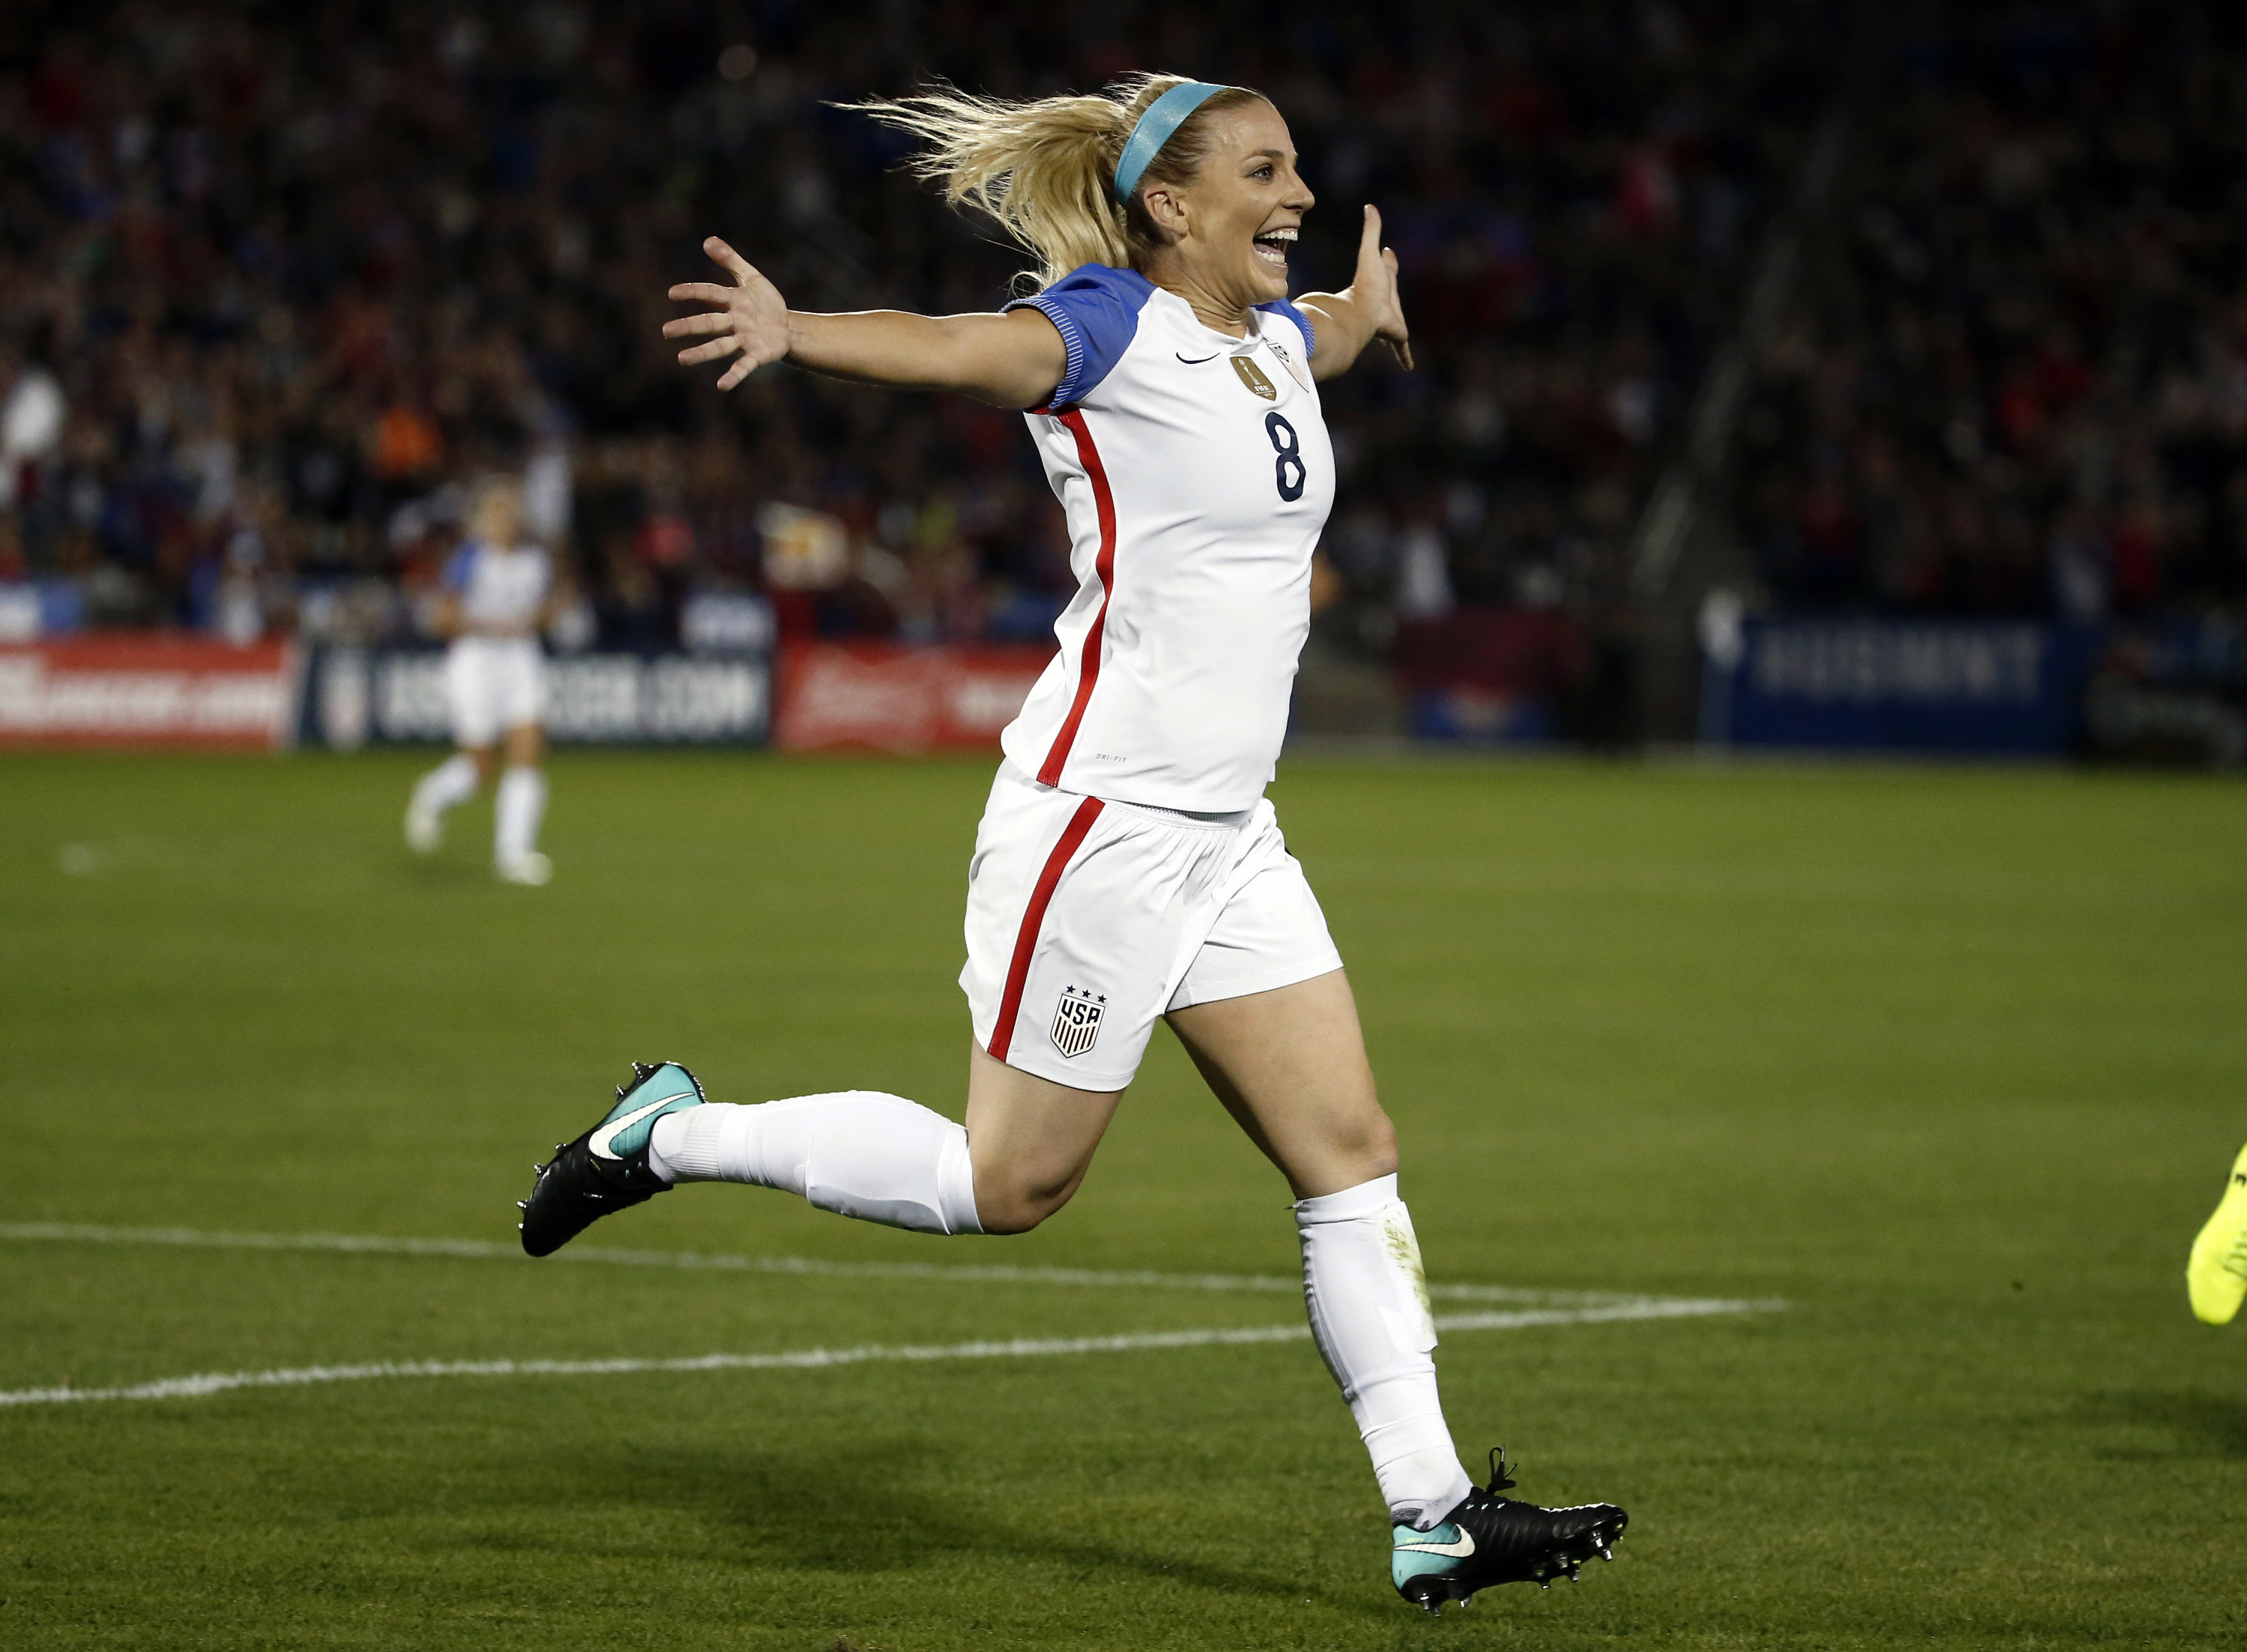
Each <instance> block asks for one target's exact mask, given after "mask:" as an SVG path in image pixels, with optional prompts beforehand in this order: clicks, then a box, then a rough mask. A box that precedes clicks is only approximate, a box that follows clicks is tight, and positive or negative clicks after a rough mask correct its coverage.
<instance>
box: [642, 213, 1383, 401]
mask: <svg viewBox="0 0 2247 1652" xmlns="http://www.w3.org/2000/svg"><path fill="white" fill-rule="evenodd" d="M1349 296H1350V299H1351V301H1352V302H1353V303H1354V304H1357V305H1358V307H1359V308H1360V309H1361V310H1363V312H1364V313H1365V315H1366V317H1367V318H1368V319H1369V320H1370V321H1371V322H1372V323H1373V336H1374V337H1375V338H1378V339H1380V340H1381V341H1382V343H1383V344H1385V345H1388V346H1389V348H1390V350H1391V351H1392V352H1395V354H1396V357H1397V360H1398V361H1399V362H1401V363H1403V364H1404V368H1405V370H1406V371H1407V372H1410V370H1411V366H1412V331H1411V329H1410V328H1409V327H1407V326H1406V325H1405V324H1404V302H1403V301H1402V300H1401V299H1400V298H1398V297H1397V255H1396V254H1395V253H1394V252H1392V251H1390V249H1388V248H1386V247H1384V246H1383V245H1382V244H1381V210H1380V208H1377V207H1370V206H1369V207H1368V208H1366V209H1365V234H1364V235H1363V236H1361V237H1359V239H1358V243H1357V274H1356V277H1355V278H1353V279H1352V280H1351V282H1350V283H1349ZM682 359H684V358H682Z"/></svg>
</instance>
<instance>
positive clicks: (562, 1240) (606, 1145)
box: [521, 1062, 702, 1256]
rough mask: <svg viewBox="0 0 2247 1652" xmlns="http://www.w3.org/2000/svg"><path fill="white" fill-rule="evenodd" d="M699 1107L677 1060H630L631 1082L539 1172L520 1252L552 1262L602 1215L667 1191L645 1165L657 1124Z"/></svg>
mask: <svg viewBox="0 0 2247 1652" xmlns="http://www.w3.org/2000/svg"><path fill="white" fill-rule="evenodd" d="M701 1105H702V1087H701V1086H700V1084H698V1083H696V1082H694V1075H693V1074H692V1073H690V1072H688V1071H687V1070H686V1068H683V1067H681V1066H680V1064H679V1063H678V1062H657V1063H652V1064H651V1063H649V1062H633V1063H632V1082H631V1083H629V1084H625V1085H619V1086H618V1089H617V1100H616V1105H615V1106H613V1107H611V1108H610V1109H609V1110H608V1111H607V1113H605V1114H604V1115H603V1116H602V1118H601V1122H600V1123H598V1124H596V1125H594V1126H593V1128H592V1129H591V1130H587V1131H586V1132H585V1133H584V1135H583V1136H580V1137H578V1138H577V1140H576V1141H574V1142H570V1143H564V1144H563V1145H561V1146H557V1148H556V1149H555V1150H554V1157H552V1158H551V1159H550V1160H549V1161H547V1163H545V1164H541V1165H538V1166H536V1175H537V1180H536V1181H535V1182H534V1183H532V1184H531V1188H530V1197H529V1198H528V1199H527V1200H525V1201H523V1205H522V1224H521V1226H522V1248H523V1249H524V1250H525V1251H527V1252H529V1253H530V1254H531V1255H533V1256H550V1255H552V1254H553V1253H555V1252H556V1251H557V1250H559V1249H561V1248H562V1246H564V1245H567V1244H568V1243H569V1242H570V1240H571V1239H575V1238H577V1235H578V1234H580V1233H582V1232H584V1231H585V1230H586V1229H587V1228H588V1227H591V1225H593V1224H594V1223H595V1222H597V1221H598V1220H599V1219H601V1218H602V1217H604V1216H610V1215H613V1214H614V1213H615V1212H618V1211H621V1210H628V1209H630V1208H631V1207H632V1205H644V1204H645V1203H646V1202H647V1201H648V1200H649V1199H652V1198H654V1197H655V1196H656V1195H657V1194H659V1193H668V1192H669V1191H671V1184H670V1183H668V1182H666V1181H665V1180H664V1179H663V1178H661V1177H660V1176H658V1175H657V1174H656V1173H655V1171H654V1170H653V1169H652V1167H651V1166H650V1165H649V1164H648V1162H647V1150H648V1143H650V1141H651V1140H652V1139H653V1137H654V1136H655V1122H656V1120H658V1119H659V1118H663V1117H666V1116H668V1115H670V1114H673V1113H683V1112H685V1111H686V1109H688V1108H690V1107H700V1106H701Z"/></svg>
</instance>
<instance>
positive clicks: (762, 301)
mask: <svg viewBox="0 0 2247 1652" xmlns="http://www.w3.org/2000/svg"><path fill="white" fill-rule="evenodd" d="M702 250H703V251H705V252H707V253H708V254H709V255H710V256H711V257H712V258H713V259H714V260H715V261H716V262H717V263H719V264H720V265H721V266H723V268H724V269H725V270H726V272H727V274H728V275H730V276H733V277H734V284H733V285H732V286H730V287H721V286H720V285H719V284H718V283H716V282H714V281H683V282H681V283H680V284H679V285H677V286H676V287H673V289H672V290H671V292H670V295H669V296H670V297H672V298H673V300H674V301H676V302H678V303H680V304H717V305H719V306H721V308H719V309H718V310H715V311H705V312H704V313H702V314H701V315H699V316H681V317H679V319H678V320H676V321H666V323H664V324H663V336H664V337H665V338H708V339H709V340H710V342H709V343H707V344H703V345H693V346H692V347H690V348H688V349H686V350H682V351H680V352H679V365H680V366H682V367H695V366H700V365H701V364H702V363H704V362H706V361H721V360H723V359H724V358H726V357H727V356H730V355H733V354H734V353H735V352H739V353H740V355H741V359H740V360H739V361H737V362H735V363H734V365H732V366H730V367H728V368H727V369H726V372H725V376H724V377H723V378H721V379H719V380H718V388H719V389H721V390H731V389H732V388H733V387H734V386H735V385H738V384H740V383H741V380H742V379H746V378H748V376H749V375H750V374H751V373H753V372H755V371H756V370H757V369H758V368H760V367H762V366H763V365H765V364H766V363H767V362H768V361H778V360H779V359H780V358H782V356H785V355H786V354H788V346H789V334H788V301H787V300H786V299H784V298H782V297H781V296H780V289H779V288H777V287H775V286H774V285H773V284H772V283H771V282H769V281H767V280H766V279H765V278H764V277H763V276H761V275H759V274H758V273H757V270H756V268H755V266H754V265H753V264H751V263H749V261H748V259H746V258H744V257H742V256H741V254H740V253H738V252H735V251H734V249H732V248H731V247H729V246H727V244H726V243H725V242H722V241H721V240H719V239H718V237H717V236H711V237H710V238H709V239H708V240H707V241H706V242H703V243H702ZM1391 262H1392V263H1393V262H1394V261H1393V260H1392V261H1391ZM713 335H715V336H713Z"/></svg>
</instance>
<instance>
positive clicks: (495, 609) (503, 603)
mask: <svg viewBox="0 0 2247 1652" xmlns="http://www.w3.org/2000/svg"><path fill="white" fill-rule="evenodd" d="M443 582H444V586H445V589H446V590H449V591H451V592H452V593H453V594H454V596H455V597H459V598H460V601H461V622H462V624H463V625H465V626H466V627H467V628H468V630H470V631H481V632H483V633H485V634H487V635H489V634H492V633H495V632H511V633H513V634H515V635H517V636H524V637H527V636H529V634H530V633H531V632H532V631H535V630H536V629H537V626H538V611H539V609H540V608H542V607H543V606H544V605H545V602H546V594H547V592H548V591H549V590H551V589H552V587H553V584H554V563H553V561H552V559H551V558H550V557H549V556H547V554H546V551H545V550H544V548H543V547H542V546H538V545H517V546H516V547H514V548H513V549H512V550H503V549H502V548H501V547H499V546H497V545H487V544H484V543H481V542H479V541H476V540H470V541H469V542H468V543H466V544H464V545H462V546H461V548H460V549H459V550H456V551H454V553H453V556H452V560H451V561H449V562H447V563H446V564H445V572H444V576H443Z"/></svg>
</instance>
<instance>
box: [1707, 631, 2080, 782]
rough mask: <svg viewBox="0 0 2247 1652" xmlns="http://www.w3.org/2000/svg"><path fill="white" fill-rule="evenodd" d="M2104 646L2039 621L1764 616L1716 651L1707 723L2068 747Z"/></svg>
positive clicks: (1718, 736)
mask: <svg viewBox="0 0 2247 1652" xmlns="http://www.w3.org/2000/svg"><path fill="white" fill-rule="evenodd" d="M1704 640H1705V639H1704ZM2099 642H2100V637H2099V633H2098V632H2097V631H2094V630H2092V629H2088V628H2073V627H2062V626H2055V625H2038V624H2034V623H2030V622H2018V623H1984V622H1976V621H1969V620H1927V621H1905V620H1880V619H1853V620H1800V619H1788V620H1750V621H1747V622H1746V623H1745V625H1741V626H1740V627H1739V628H1738V631H1737V633H1736V635H1735V636H1734V637H1733V638H1731V639H1728V645H1727V646H1725V647H1724V648H1722V649H1718V650H1711V651H1710V652H1709V653H1708V654H1707V657H1706V665H1705V672H1704V680H1703V686H1702V702H1703V703H1702V727H1703V729H1704V734H1706V735H1708V736H1709V737H1711V738H1713V739H1715V740H1718V741H1723V742H1728V743H1730V744H1733V745H1739V746H1803V747H1827V748H1842V747H1877V748H1885V749H1890V750H1905V751H1955V752H2017V753H2039V752H2050V753H2057V752H2063V751H2066V750H2068V749H2069V748H2070V747H2072V746H2073V744H2074V743H2075V740H2076V731H2077V727H2078V712H2077V707H2078V704H2079V701H2080V695H2081V692H2082V686H2083V681H2084V677H2085V674H2086V672H2087V670H2088V669H2089V666H2090V665H2091V663H2092V661H2093V659H2094V658H2095V656H2096V653H2097V650H2098V646H2099Z"/></svg>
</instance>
